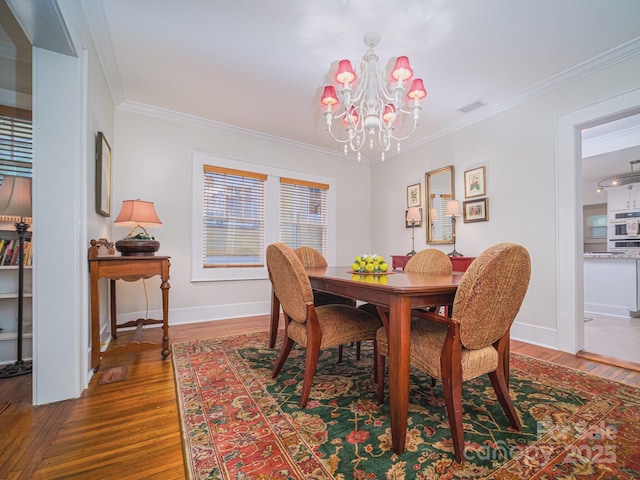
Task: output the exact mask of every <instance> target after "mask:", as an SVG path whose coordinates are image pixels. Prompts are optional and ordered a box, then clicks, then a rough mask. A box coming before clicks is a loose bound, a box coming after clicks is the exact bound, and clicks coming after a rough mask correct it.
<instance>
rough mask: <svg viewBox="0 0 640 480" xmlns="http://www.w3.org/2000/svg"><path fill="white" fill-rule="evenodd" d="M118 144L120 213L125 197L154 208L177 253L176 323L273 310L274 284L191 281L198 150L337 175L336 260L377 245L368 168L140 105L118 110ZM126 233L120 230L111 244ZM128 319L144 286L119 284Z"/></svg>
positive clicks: (163, 246)
mask: <svg viewBox="0 0 640 480" xmlns="http://www.w3.org/2000/svg"><path fill="white" fill-rule="evenodd" d="M115 124H116V130H115V136H114V142H113V187H114V191H113V193H114V196H113V201H114V206H113V209H114V211H115V215H117V212H118V210H119V206H120V204H121V203H122V200H127V199H136V198H140V199H142V200H148V201H152V202H154V203H155V207H156V211H157V213H158V216H159V217H160V220H161V221H162V223H163V225H162V227H161V228H159V229H152V230H151V231H150V233H152V234H153V235H154V236H155V237H156V239H157V240H159V241H160V253H164V254H167V255H171V280H170V284H171V290H170V300H169V307H170V315H169V322H170V324H176V323H185V322H194V321H204V320H215V319H219V318H230V317H238V316H244V315H257V314H266V313H268V312H269V305H270V294H271V286H270V284H269V281H268V280H251V281H248V280H245V281H226V282H222V281H219V282H191V234H190V232H191V210H190V209H191V190H192V188H191V162H192V154H193V152H194V151H199V152H203V153H207V154H211V155H214V156H220V157H226V158H232V159H235V160H241V161H246V162H252V163H258V164H265V165H270V166H273V167H278V168H285V169H290V170H295V171H300V172H305V173H311V174H316V175H322V176H327V177H332V178H335V180H336V189H337V210H338V218H337V224H336V230H337V235H338V241H337V250H336V252H335V258H336V261H337V262H338V263H339V264H344V265H346V264H350V263H351V261H352V258H353V256H355V254H356V253H358V252H361V251H364V250H369V249H370V248H371V247H372V245H371V238H370V231H371V223H370V222H371V220H370V219H371V209H370V205H369V199H370V197H371V193H370V189H371V181H370V168H369V166H367V165H365V164H358V163H357V162H356V161H355V160H354V159H353V158H345V157H344V156H343V155H341V154H333V153H320V152H318V151H315V150H311V149H309V148H303V147H300V146H296V145H293V144H289V143H284V142H280V143H277V142H274V141H272V140H269V139H266V138H264V137H263V136H260V135H254V134H251V133H250V132H247V133H244V134H243V133H238V132H237V131H233V130H230V129H228V128H224V127H221V126H219V125H216V124H214V123H212V122H206V121H203V120H199V119H194V118H191V117H185V116H181V115H177V114H171V113H168V112H160V111H157V110H154V109H150V108H145V107H143V106H140V105H123V106H122V107H119V108H118V109H117V110H116V122H115ZM126 233H127V232H126V231H124V230H120V229H117V228H116V229H114V231H113V239H114V240H117V239H118V238H121V237H123V236H124V235H125V234H126ZM146 282H147V292H148V294H149V309H150V313H151V315H150V316H151V317H155V318H159V315H160V308H161V303H160V298H161V297H160V295H161V294H160V288H159V285H160V283H159V279H158V278H152V279H149V280H147V281H146ZM117 288H118V315H119V318H120V319H122V320H125V319H130V318H138V317H139V316H140V315H143V316H144V314H145V309H146V306H145V299H144V288H143V285H142V282H135V283H131V284H125V283H123V282H119V283H118V285H117Z"/></svg>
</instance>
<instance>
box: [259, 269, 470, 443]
mask: <svg viewBox="0 0 640 480" xmlns="http://www.w3.org/2000/svg"><path fill="white" fill-rule="evenodd" d="M307 274H308V276H309V281H310V283H311V287H312V288H313V289H314V290H320V291H324V292H329V293H335V294H338V295H342V296H345V297H350V298H353V299H355V300H358V301H361V302H366V303H371V304H373V305H376V306H377V307H380V308H382V309H384V310H385V311H388V332H387V333H388V342H389V352H388V359H389V408H390V414H391V440H392V447H393V451H394V452H395V453H396V454H402V453H403V452H404V450H405V439H406V432H407V417H408V411H409V382H410V376H409V372H410V345H411V338H410V336H411V310H412V309H414V308H422V307H434V306H435V307H437V306H451V305H453V299H454V297H455V293H456V290H457V288H458V284H459V282H460V279H461V278H462V275H463V274H464V273H463V272H453V273H451V274H444V275H443V274H432V273H422V272H399V271H389V272H386V273H384V274H362V273H354V272H352V270H351V267H349V266H346V267H341V266H330V267H315V268H309V269H307ZM279 316H280V304H279V302H278V299H277V297H276V296H275V295H272V309H271V336H270V346H272V347H273V344H275V335H276V333H277V325H278V321H279Z"/></svg>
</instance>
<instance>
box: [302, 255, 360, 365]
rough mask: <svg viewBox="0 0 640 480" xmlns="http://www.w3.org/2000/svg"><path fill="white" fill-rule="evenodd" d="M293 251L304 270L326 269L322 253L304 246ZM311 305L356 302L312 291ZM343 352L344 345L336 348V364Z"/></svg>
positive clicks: (325, 261) (358, 348)
mask: <svg viewBox="0 0 640 480" xmlns="http://www.w3.org/2000/svg"><path fill="white" fill-rule="evenodd" d="M293 251H294V252H295V254H296V255H297V256H298V258H299V259H300V261H301V262H302V265H304V267H305V268H314V267H326V266H327V265H328V264H327V260H326V259H325V258H324V256H323V255H322V253H321V252H319V251H318V250H316V249H315V248H313V247H309V246H306V245H305V246H302V247H298V248H296V249H294V250H293ZM313 304H314V305H315V306H316V307H320V306H322V305H351V306H353V307H355V306H356V301H355V299H353V298H349V297H343V296H342V295H336V294H335V293H330V292H323V291H321V290H313ZM343 352H344V345H340V346H338V363H340V362H342V356H343ZM356 358H357V359H358V360H360V342H357V343H356Z"/></svg>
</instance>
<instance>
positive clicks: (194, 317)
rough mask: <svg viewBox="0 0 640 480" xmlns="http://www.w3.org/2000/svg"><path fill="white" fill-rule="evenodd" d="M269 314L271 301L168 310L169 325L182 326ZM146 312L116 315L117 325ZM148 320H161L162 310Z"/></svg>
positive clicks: (150, 313) (156, 311)
mask: <svg viewBox="0 0 640 480" xmlns="http://www.w3.org/2000/svg"><path fill="white" fill-rule="evenodd" d="M270 312H271V301H270V300H269V301H266V302H249V303H236V304H227V305H205V306H201V307H188V308H171V309H170V310H169V325H183V324H187V323H200V322H208V321H210V320H223V319H226V318H240V317H255V316H257V315H268V314H269V313H270ZM145 315H146V312H132V313H127V314H123V315H118V323H125V322H128V321H135V320H137V319H138V318H143V317H144V316H145ZM147 316H148V317H149V318H156V319H161V318H162V310H151V311H149V314H148V315H147Z"/></svg>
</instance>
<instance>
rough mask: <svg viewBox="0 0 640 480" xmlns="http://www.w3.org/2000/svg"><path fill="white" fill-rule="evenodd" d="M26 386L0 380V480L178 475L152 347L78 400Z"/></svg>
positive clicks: (206, 327)
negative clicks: (36, 394)
mask: <svg viewBox="0 0 640 480" xmlns="http://www.w3.org/2000/svg"><path fill="white" fill-rule="evenodd" d="M268 324H269V321H268V317H267V316H260V317H251V318H242V319H232V320H222V321H216V322H205V323H199V324H192V325H179V326H174V327H171V330H170V335H171V341H172V343H175V342H182V341H187V340H193V339H197V338H210V337H216V336H223V335H236V334H241V333H250V332H257V331H266V330H267V329H268ZM143 333H144V331H143ZM149 333H151V334H157V332H155V331H151V329H150V330H147V332H146V333H145V334H149ZM120 340H126V338H124V335H123V334H121V338H120ZM511 349H512V351H513V352H518V353H522V354H524V355H528V356H532V357H536V358H540V359H542V360H546V361H550V362H554V363H558V364H561V365H566V366H568V367H571V368H575V369H578V370H583V371H588V372H590V373H592V374H595V375H600V376H603V377H606V378H611V379H614V380H617V381H620V382H624V383H628V384H631V385H638V386H640V373H638V372H635V371H632V370H627V369H624V368H619V367H615V366H611V365H606V364H603V363H599V362H594V361H591V360H586V359H583V358H578V357H576V356H575V355H570V354H567V353H563V352H558V351H555V350H549V349H546V348H542V347H538V346H535V345H529V344H526V343H523V342H519V341H513V342H512V348H511ZM118 365H128V371H127V376H126V379H125V380H123V381H119V382H114V383H108V384H104V385H99V384H98V382H99V380H100V377H101V375H102V373H103V372H104V370H105V369H106V368H108V367H110V366H118ZM31 388H32V383H31V376H30V375H28V376H23V377H17V378H10V379H0V392H1V393H0V404H2V403H3V401H4V400H11V404H10V405H9V407H8V408H7V409H6V410H5V411H4V412H2V413H0V479H3V480H4V479H7V480H9V479H10V480H27V479H46V480H51V479H58V478H59V479H62V478H64V479H86V478H95V479H100V480H108V479H117V480H122V479H127V480H131V479H144V478H147V479H148V478H158V479H163V480H171V479H183V478H185V474H184V462H183V457H182V444H181V438H180V425H179V420H178V410H177V403H176V396H175V386H174V381H173V371H172V365H171V360H170V359H169V360H167V361H161V360H160V352H159V349H158V350H147V351H143V352H139V353H128V354H122V355H118V356H113V357H106V358H104V359H103V361H102V365H101V367H100V371H99V372H98V373H97V374H96V375H94V378H93V379H92V380H91V384H90V385H89V388H88V389H87V390H86V391H85V392H84V393H83V394H82V397H81V398H79V399H75V400H67V401H64V402H58V403H55V404H49V405H42V406H39V407H33V406H32V405H31Z"/></svg>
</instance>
